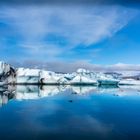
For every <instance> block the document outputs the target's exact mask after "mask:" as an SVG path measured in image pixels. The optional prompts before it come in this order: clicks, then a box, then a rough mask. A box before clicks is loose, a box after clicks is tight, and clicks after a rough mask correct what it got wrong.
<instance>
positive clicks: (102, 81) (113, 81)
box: [97, 73, 120, 85]
mask: <svg viewBox="0 0 140 140" xmlns="http://www.w3.org/2000/svg"><path fill="white" fill-rule="evenodd" d="M97 81H98V84H99V85H118V84H119V82H120V80H119V79H117V78H114V77H113V76H112V75H107V74H103V73H100V74H99V75H98V78H97Z"/></svg>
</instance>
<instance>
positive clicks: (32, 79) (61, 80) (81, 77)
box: [0, 61, 140, 86]
mask: <svg viewBox="0 0 140 140" xmlns="http://www.w3.org/2000/svg"><path fill="white" fill-rule="evenodd" d="M127 74H128V76H127ZM7 84H27V85H28V84H29V85H31V84H37V85H39V84H40V85H98V86H101V85H140V73H139V72H137V73H136V72H128V73H127V72H122V74H121V73H117V72H94V71H89V70H86V69H82V68H79V69H78V70H77V71H76V72H73V73H56V72H53V71H47V70H41V69H29V68H13V67H11V66H10V65H9V64H7V63H5V62H3V61H0V86H3V85H7Z"/></svg>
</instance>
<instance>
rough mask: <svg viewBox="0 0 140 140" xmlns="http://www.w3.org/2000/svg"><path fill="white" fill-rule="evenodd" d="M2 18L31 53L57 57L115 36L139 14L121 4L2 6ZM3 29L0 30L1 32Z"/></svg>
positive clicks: (33, 55)
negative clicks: (81, 46)
mask: <svg viewBox="0 0 140 140" xmlns="http://www.w3.org/2000/svg"><path fill="white" fill-rule="evenodd" d="M1 9H2V10H1V12H0V20H1V21H3V22H4V23H6V24H7V25H8V26H10V29H11V30H9V34H10V32H11V34H12V33H13V35H14V36H15V37H17V36H18V43H17V44H16V45H17V46H18V47H21V48H23V49H25V51H26V53H27V54H28V55H29V56H30V57H32V58H33V57H35V56H38V57H41V56H47V58H48V59H49V58H56V59H57V56H58V55H63V53H65V52H66V51H70V50H71V49H72V48H75V47H77V46H78V45H80V44H82V45H83V46H86V47H88V46H90V45H91V44H92V45H93V44H96V43H98V42H101V41H102V40H104V39H107V38H110V37H112V36H113V35H114V34H115V33H116V32H118V31H119V30H121V29H122V28H123V27H124V26H125V25H127V23H128V22H129V21H130V20H131V19H132V18H133V17H134V16H135V15H136V14H137V11H136V10H133V9H130V8H126V7H121V6H114V5H112V6H86V7H84V6H76V7H74V6H55V5H54V6H46V5H45V6H41V7H40V6H32V5H30V6H26V7H25V6H23V7H22V6H21V7H16V6H15V7H1ZM3 34H4V32H1V36H2V35H3Z"/></svg>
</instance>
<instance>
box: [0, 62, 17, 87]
mask: <svg viewBox="0 0 140 140" xmlns="http://www.w3.org/2000/svg"><path fill="white" fill-rule="evenodd" d="M15 80H16V74H15V69H14V68H12V67H11V66H10V65H9V64H7V63H5V62H3V61H0V86H2V85H4V84H11V83H15Z"/></svg>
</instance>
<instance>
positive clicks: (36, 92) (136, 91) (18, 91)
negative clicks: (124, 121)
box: [0, 85, 140, 106]
mask: <svg viewBox="0 0 140 140" xmlns="http://www.w3.org/2000/svg"><path fill="white" fill-rule="evenodd" d="M67 91H69V93H71V94H76V95H79V96H82V95H84V96H88V95H90V94H112V95H115V96H130V95H140V86H120V87H117V86H100V87H96V86H70V85H65V86H53V85H52V86H35V85H34V86H33V85H26V86H24V85H17V86H7V87H0V105H1V106H2V105H4V104H7V102H8V101H9V100H10V99H16V100H31V99H40V98H44V97H51V96H55V95H59V94H62V93H64V92H65V93H67Z"/></svg>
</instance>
